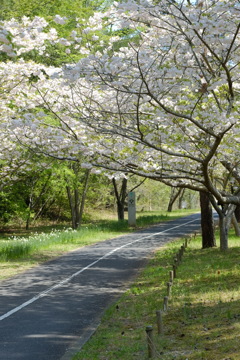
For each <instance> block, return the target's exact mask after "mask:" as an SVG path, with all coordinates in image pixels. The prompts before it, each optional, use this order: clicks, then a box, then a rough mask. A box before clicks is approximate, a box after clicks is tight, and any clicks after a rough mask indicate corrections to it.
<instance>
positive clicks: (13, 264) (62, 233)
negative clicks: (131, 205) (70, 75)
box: [0, 210, 192, 279]
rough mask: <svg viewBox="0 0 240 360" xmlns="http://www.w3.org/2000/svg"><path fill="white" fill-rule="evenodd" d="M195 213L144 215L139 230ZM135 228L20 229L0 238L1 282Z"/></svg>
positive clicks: (102, 223)
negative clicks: (77, 249) (72, 251)
mask: <svg viewBox="0 0 240 360" xmlns="http://www.w3.org/2000/svg"><path fill="white" fill-rule="evenodd" d="M190 212H192V211H190V210H189V211H186V210H185V211H174V212H172V213H167V214H166V213H164V214H162V213H159V212H151V213H149V212H148V213H141V214H139V215H138V216H137V228H142V227H145V226H148V225H151V224H154V223H157V222H161V221H166V220H170V219H174V218H177V217H180V216H183V215H187V214H188V213H190ZM135 229H136V228H130V227H129V226H128V222H127V221H126V220H124V221H120V222H119V221H117V220H108V219H107V220H106V219H105V220H104V219H99V220H97V221H94V222H92V223H89V224H83V225H82V226H81V228H80V229H79V230H77V231H76V230H71V229H70V228H65V229H64V228H63V227H62V226H57V227H50V226H48V227H47V226H44V227H40V228H36V227H35V228H33V230H32V231H31V232H30V233H28V232H26V231H24V230H23V229H17V230H15V231H14V232H13V234H12V235H11V236H9V235H8V236H7V234H6V233H4V234H2V236H0V279H4V278H6V277H9V276H12V275H14V274H16V273H17V272H19V271H24V270H26V269H28V268H29V267H32V266H34V265H37V264H39V263H42V262H44V261H46V260H49V259H51V258H53V257H56V256H59V255H62V254H63V253H65V252H67V251H71V250H73V249H76V248H79V247H82V246H86V245H91V244H93V243H96V242H98V241H103V240H106V239H109V238H113V237H116V236H120V235H122V234H125V233H127V232H130V231H134V230H135Z"/></svg>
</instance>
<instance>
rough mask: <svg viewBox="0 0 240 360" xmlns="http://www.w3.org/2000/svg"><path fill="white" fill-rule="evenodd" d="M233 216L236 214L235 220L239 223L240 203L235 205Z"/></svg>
mask: <svg viewBox="0 0 240 360" xmlns="http://www.w3.org/2000/svg"><path fill="white" fill-rule="evenodd" d="M235 216H236V220H237V222H239V223H240V205H237V206H236V209H235Z"/></svg>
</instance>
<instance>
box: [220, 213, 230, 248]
mask: <svg viewBox="0 0 240 360" xmlns="http://www.w3.org/2000/svg"><path fill="white" fill-rule="evenodd" d="M219 231H220V249H221V250H222V251H225V250H227V249H228V227H227V221H226V216H225V215H224V214H223V215H222V216H219Z"/></svg>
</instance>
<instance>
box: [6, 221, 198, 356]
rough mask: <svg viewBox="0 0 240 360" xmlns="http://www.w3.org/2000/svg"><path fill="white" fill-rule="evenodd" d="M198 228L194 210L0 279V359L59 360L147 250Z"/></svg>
mask: <svg viewBox="0 0 240 360" xmlns="http://www.w3.org/2000/svg"><path fill="white" fill-rule="evenodd" d="M199 228H200V215H199V214H194V215H190V216H188V217H184V218H181V219H178V220H173V221H170V222H166V223H161V224H159V225H155V226H152V227H150V228H148V229H144V230H142V231H138V232H134V233H130V234H128V235H124V236H121V237H118V238H115V239H111V240H106V241H104V242H101V243H97V244H95V245H92V246H86V247H84V248H81V249H78V250H75V251H72V252H70V253H67V254H66V255H64V256H62V257H60V258H57V259H55V260H52V261H49V262H47V263H45V264H43V265H41V266H38V267H36V268H33V269H31V270H28V271H26V272H25V273H22V274H19V275H18V276H15V277H13V278H10V279H8V280H6V281H2V282H0V359H1V360H65V359H67V358H69V356H70V354H71V352H72V351H73V349H74V346H76V344H78V346H79V348H80V346H81V345H83V344H84V342H86V341H87V340H88V338H89V336H90V335H91V334H92V333H93V332H94V330H95V329H96V327H97V325H98V323H99V321H100V318H101V316H102V314H103V312H104V310H105V309H106V308H107V307H108V306H109V305H110V304H111V303H112V302H113V301H114V300H116V297H117V296H120V294H121V293H122V292H123V291H125V290H126V287H127V286H128V285H129V282H130V281H132V280H133V278H134V276H136V274H137V272H138V270H139V269H140V268H142V267H143V265H144V264H145V263H146V260H147V258H149V256H150V255H151V254H152V253H153V251H154V250H155V249H157V248H159V247H161V246H162V245H163V244H165V243H166V242H168V241H170V240H172V239H173V238H177V237H181V236H184V235H187V234H190V233H192V232H194V231H196V230H198V229H199Z"/></svg>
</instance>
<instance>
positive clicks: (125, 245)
mask: <svg viewBox="0 0 240 360" xmlns="http://www.w3.org/2000/svg"><path fill="white" fill-rule="evenodd" d="M196 220H198V219H194V220H190V221H188V222H186V223H184V224H180V225H176V226H173V227H172V228H170V229H166V230H163V231H160V232H157V233H154V234H150V235H148V236H144V237H142V238H140V239H137V240H133V241H131V242H129V243H127V244H124V245H122V246H120V247H117V248H116V249H113V250H111V251H109V252H108V253H107V254H105V255H103V256H101V257H100V258H99V259H97V260H95V261H94V262H92V263H91V264H89V265H87V266H85V267H84V268H82V269H81V270H79V271H77V272H75V273H74V274H72V275H71V276H69V277H68V278H66V279H64V280H62V281H60V282H58V283H57V284H55V285H53V286H51V287H50V288H48V289H46V290H45V291H42V292H41V293H39V294H37V295H36V296H34V297H33V298H31V299H30V300H28V301H26V302H24V303H23V304H21V305H19V306H17V307H15V308H14V309H12V310H10V311H8V312H7V313H5V314H3V315H2V316H0V321H2V320H4V319H6V318H7V317H9V316H11V315H12V314H14V313H16V312H17V311H19V310H21V309H23V308H25V307H26V306H28V305H30V304H32V303H33V302H35V301H37V300H39V299H40V298H42V297H43V296H45V295H47V294H49V293H50V292H51V291H53V290H55V289H57V288H59V287H61V286H62V285H64V284H66V283H67V282H69V281H71V280H72V279H73V278H74V277H76V276H78V275H79V274H81V273H82V272H84V271H85V270H87V269H89V268H91V267H93V266H94V265H95V264H97V263H98V262H99V261H101V260H103V259H105V258H107V257H109V256H110V255H112V254H113V253H115V252H117V251H119V250H121V249H123V248H125V247H127V246H129V245H132V244H134V243H136V242H139V241H142V240H145V239H148V238H150V237H152V236H155V235H160V234H163V233H165V232H167V231H170V230H174V229H177V228H179V227H181V226H184V225H187V224H190V223H192V222H194V221H196Z"/></svg>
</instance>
